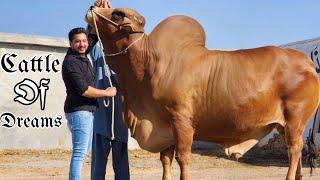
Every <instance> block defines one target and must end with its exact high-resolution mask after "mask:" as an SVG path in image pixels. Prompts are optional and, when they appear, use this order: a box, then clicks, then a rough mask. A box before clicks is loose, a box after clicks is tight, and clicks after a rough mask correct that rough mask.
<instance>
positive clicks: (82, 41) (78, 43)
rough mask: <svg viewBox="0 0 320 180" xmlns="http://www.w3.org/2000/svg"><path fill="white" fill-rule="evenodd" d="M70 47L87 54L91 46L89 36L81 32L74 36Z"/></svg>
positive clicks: (81, 53)
mask: <svg viewBox="0 0 320 180" xmlns="http://www.w3.org/2000/svg"><path fill="white" fill-rule="evenodd" d="M70 47H71V49H72V50H73V51H75V52H77V53H79V54H80V55H85V54H86V51H87V49H88V47H89V43H88V38H87V36H86V34H84V33H80V34H75V35H74V36H73V40H72V41H71V42H70Z"/></svg>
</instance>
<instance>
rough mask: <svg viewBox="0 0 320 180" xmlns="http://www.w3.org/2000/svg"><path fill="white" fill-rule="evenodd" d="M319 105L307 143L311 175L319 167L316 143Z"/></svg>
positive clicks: (319, 154)
mask: <svg viewBox="0 0 320 180" xmlns="http://www.w3.org/2000/svg"><path fill="white" fill-rule="evenodd" d="M318 110H319V107H318V108H317V111H316V113H315V115H314V119H313V125H312V129H310V130H309V136H308V137H307V145H308V155H307V158H308V163H309V166H310V176H311V175H312V172H313V169H314V168H316V167H317V159H318V158H319V156H320V153H319V149H318V147H317V143H316V134H317V130H318V129H319V128H317V127H316V124H317V115H318Z"/></svg>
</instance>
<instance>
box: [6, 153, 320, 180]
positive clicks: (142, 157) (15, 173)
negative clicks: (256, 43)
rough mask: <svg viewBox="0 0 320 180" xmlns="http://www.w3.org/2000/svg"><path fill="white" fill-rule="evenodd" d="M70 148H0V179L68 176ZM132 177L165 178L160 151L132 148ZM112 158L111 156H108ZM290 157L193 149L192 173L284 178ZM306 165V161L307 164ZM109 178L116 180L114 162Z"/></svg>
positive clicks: (306, 176) (86, 173) (175, 167)
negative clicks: (229, 155)
mask: <svg viewBox="0 0 320 180" xmlns="http://www.w3.org/2000/svg"><path fill="white" fill-rule="evenodd" d="M70 156H71V152H70V151H66V150H50V151H34V150H3V151H0V179H1V180H7V179H19V180H20V179H28V180H37V179H67V174H68V166H69V159H70ZM129 159H130V173H131V179H134V180H141V179H147V180H149V179H150V180H158V179H161V177H162V166H161V163H160V160H159V154H152V153H149V152H146V151H143V150H131V151H129ZM109 160H110V161H111V160H112V157H109ZM287 164H288V159H287V157H286V154H285V153H283V152H280V151H278V152H277V151H269V150H261V149H254V150H251V151H249V152H248V153H247V154H246V155H245V156H244V157H243V158H242V159H241V160H240V161H239V162H236V161H233V160H229V159H226V158H225V157H224V155H223V152H222V150H221V149H217V148H215V149H213V150H201V149H197V150H193V155H192V163H191V167H190V168H191V175H192V178H193V179H197V180H198V179H218V180H219V179H221V180H227V179H237V180H238V179H246V180H247V179H248V180H257V179H259V180H269V179H285V175H286V171H287ZM304 164H306V163H304ZM172 169H173V179H179V167H178V164H177V163H176V161H174V163H173V167H172ZM303 175H304V179H310V180H316V179H317V180H319V179H320V170H319V169H318V170H316V171H315V173H314V175H313V176H312V177H310V176H309V168H308V167H307V166H305V167H304V168H303ZM89 177H90V157H88V159H87V161H86V162H85V165H84V169H83V179H89ZM106 179H114V178H113V171H112V165H111V163H108V166H107V176H106Z"/></svg>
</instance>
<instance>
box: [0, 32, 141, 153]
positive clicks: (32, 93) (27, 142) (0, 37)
mask: <svg viewBox="0 0 320 180" xmlns="http://www.w3.org/2000/svg"><path fill="white" fill-rule="evenodd" d="M67 47H68V41H67V39H63V38H50V37H43V36H31V35H20V34H10V33H0V60H1V66H0V67H1V68H0V116H1V119H0V142H1V143H0V149H21V148H23V149H25V148H30V149H52V148H62V149H69V148H71V139H70V138H71V134H70V132H69V130H68V128H67V123H66V119H65V116H64V112H63V104H64V100H65V97H66V93H65V86H64V84H63V81H62V76H61V65H62V61H63V59H64V56H65V53H66V50H67ZM39 65H40V69H39V67H38V66H39ZM19 67H20V68H19ZM26 70H28V72H26ZM26 78H27V79H26ZM47 79H49V80H50V81H49V83H47V81H46V80H47ZM41 80H42V81H41ZM40 81H41V83H40ZM41 84H42V85H41ZM46 88H47V89H46ZM34 89H35V90H34ZM37 89H38V90H37ZM39 90H42V91H41V92H42V93H40V92H38V91H39ZM24 91H25V92H24ZM43 92H45V93H46V97H45V98H44V93H43ZM19 96H20V97H19ZM41 96H42V98H41ZM17 97H19V98H18V99H16V101H15V100H14V99H15V98H17ZM41 100H45V101H44V102H42V105H43V104H45V107H44V109H43V110H42V109H41ZM37 123H38V124H37ZM129 147H130V148H131V149H132V148H137V147H138V146H137V143H136V142H135V141H134V140H133V139H131V138H130V140H129Z"/></svg>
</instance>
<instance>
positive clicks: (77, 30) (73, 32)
mask: <svg viewBox="0 0 320 180" xmlns="http://www.w3.org/2000/svg"><path fill="white" fill-rule="evenodd" d="M81 33H84V34H85V35H86V36H87V37H88V33H87V31H86V30H85V29H84V28H82V27H77V28H73V29H71V31H70V32H69V34H68V37H69V41H70V42H71V41H72V40H73V39H74V35H76V34H81Z"/></svg>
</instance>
